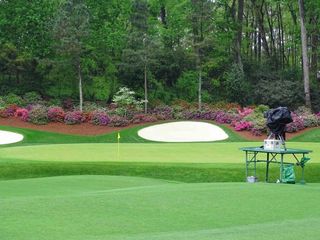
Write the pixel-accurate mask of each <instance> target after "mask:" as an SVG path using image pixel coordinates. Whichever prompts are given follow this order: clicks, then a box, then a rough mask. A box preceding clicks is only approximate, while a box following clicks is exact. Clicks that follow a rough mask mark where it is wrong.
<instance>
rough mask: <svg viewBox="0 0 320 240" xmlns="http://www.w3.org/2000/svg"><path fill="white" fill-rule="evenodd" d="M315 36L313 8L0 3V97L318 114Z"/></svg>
mask: <svg viewBox="0 0 320 240" xmlns="http://www.w3.org/2000/svg"><path fill="white" fill-rule="evenodd" d="M299 10H300V11H299ZM303 27H305V32H303V31H301V30H303ZM319 29H320V1H319V0H305V1H303V0H121V1H119V0H33V1H25V0H0V96H5V95H8V94H12V93H14V94H17V95H20V96H23V95H25V94H26V93H29V92H37V93H39V94H41V95H42V97H43V98H45V99H50V100H52V101H53V102H54V101H57V102H58V101H61V100H63V99H68V98H71V99H73V100H74V101H79V100H80V102H79V105H80V109H81V107H82V104H83V101H99V102H111V100H112V98H113V96H114V94H115V93H116V92H117V91H118V89H119V87H121V86H126V87H129V88H130V89H133V90H134V91H135V92H136V93H137V96H138V97H140V98H141V99H144V100H145V101H144V102H145V110H146V111H147V110H148V107H150V106H157V105H159V104H161V103H164V104H170V103H171V102H172V101H175V100H177V99H181V100H185V101H188V102H197V103H198V106H199V108H201V104H203V103H213V102H220V101H224V102H236V103H239V104H241V105H243V106H244V105H253V104H255V105H258V104H267V105H269V106H271V107H274V106H279V105H282V106H289V107H290V108H297V107H298V106H301V105H306V106H308V107H310V106H312V108H313V110H314V111H320V80H319V79H320V73H319V70H320V69H319V63H318V62H319V40H320V30H319ZM304 34H305V36H304V37H305V38H303V35H304ZM304 46H305V50H306V52H305V54H306V55H305V57H306V58H305V59H307V63H306V64H305V66H304V64H303V49H304V48H303V47H304ZM306 66H307V69H305V67H306ZM306 70H307V72H306ZM306 73H307V74H308V76H306ZM306 77H307V78H306ZM309 93H310V94H309ZM308 96H311V100H308Z"/></svg>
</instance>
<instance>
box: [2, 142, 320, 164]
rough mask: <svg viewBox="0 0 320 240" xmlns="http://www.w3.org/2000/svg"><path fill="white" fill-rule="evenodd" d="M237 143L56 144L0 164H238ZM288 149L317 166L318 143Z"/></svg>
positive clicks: (6, 153) (19, 150) (21, 150)
mask: <svg viewBox="0 0 320 240" xmlns="http://www.w3.org/2000/svg"><path fill="white" fill-rule="evenodd" d="M259 144H260V143H255V142H239V143H165V144H164V143H148V144H142V143H141V144H131V143H122V144H120V149H119V152H120V154H119V158H118V145H117V144H57V145H39V146H26V147H11V148H2V149H0V161H1V160H7V161H10V160H29V161H30V160H32V161H53V162H99V161H103V162H110V161H111V162H170V163H242V162H243V160H244V153H243V152H242V151H240V150H239V148H241V147H245V146H259ZM288 147H290V148H302V149H310V150H313V151H314V153H312V154H311V157H312V162H313V163H317V162H320V152H319V151H316V150H317V149H319V148H320V144H319V143H293V142H290V143H289V144H288Z"/></svg>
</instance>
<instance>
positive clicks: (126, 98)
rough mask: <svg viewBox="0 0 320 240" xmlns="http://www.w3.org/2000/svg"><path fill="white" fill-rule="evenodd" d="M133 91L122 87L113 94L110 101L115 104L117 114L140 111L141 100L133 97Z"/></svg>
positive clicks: (125, 114)
mask: <svg viewBox="0 0 320 240" xmlns="http://www.w3.org/2000/svg"><path fill="white" fill-rule="evenodd" d="M135 94H136V93H135V92H134V91H132V90H130V89H129V88H127V87H122V88H120V89H119V91H118V92H117V93H116V94H115V95H114V97H113V99H112V101H113V102H114V103H115V104H116V105H117V110H116V112H117V114H119V115H123V116H127V114H128V111H141V109H142V108H141V106H142V103H143V102H142V101H138V100H137V99H136V98H135Z"/></svg>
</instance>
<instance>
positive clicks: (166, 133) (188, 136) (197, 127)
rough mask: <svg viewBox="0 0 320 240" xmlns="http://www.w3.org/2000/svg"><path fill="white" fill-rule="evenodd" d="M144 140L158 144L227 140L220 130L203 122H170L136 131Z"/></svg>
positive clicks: (226, 136) (226, 135)
mask: <svg viewBox="0 0 320 240" xmlns="http://www.w3.org/2000/svg"><path fill="white" fill-rule="evenodd" d="M138 135H139V136H140V137H142V138H144V139H147V140H151V141H158V142H208V141H218V140H224V139H227V138H228V134H226V133H225V131H223V129H222V128H220V127H218V126H216V125H213V124H210V123H205V122H191V121H184V122H172V123H163V124H158V125H154V126H150V127H146V128H143V129H141V130H140V131H138Z"/></svg>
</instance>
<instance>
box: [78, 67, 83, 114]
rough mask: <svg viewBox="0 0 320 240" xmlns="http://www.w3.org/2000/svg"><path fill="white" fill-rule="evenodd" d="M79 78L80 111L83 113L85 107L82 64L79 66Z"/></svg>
mask: <svg viewBox="0 0 320 240" xmlns="http://www.w3.org/2000/svg"><path fill="white" fill-rule="evenodd" d="M78 78H79V100H80V102H79V110H80V112H82V106H83V94H82V74H81V64H80V63H79V64H78Z"/></svg>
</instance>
